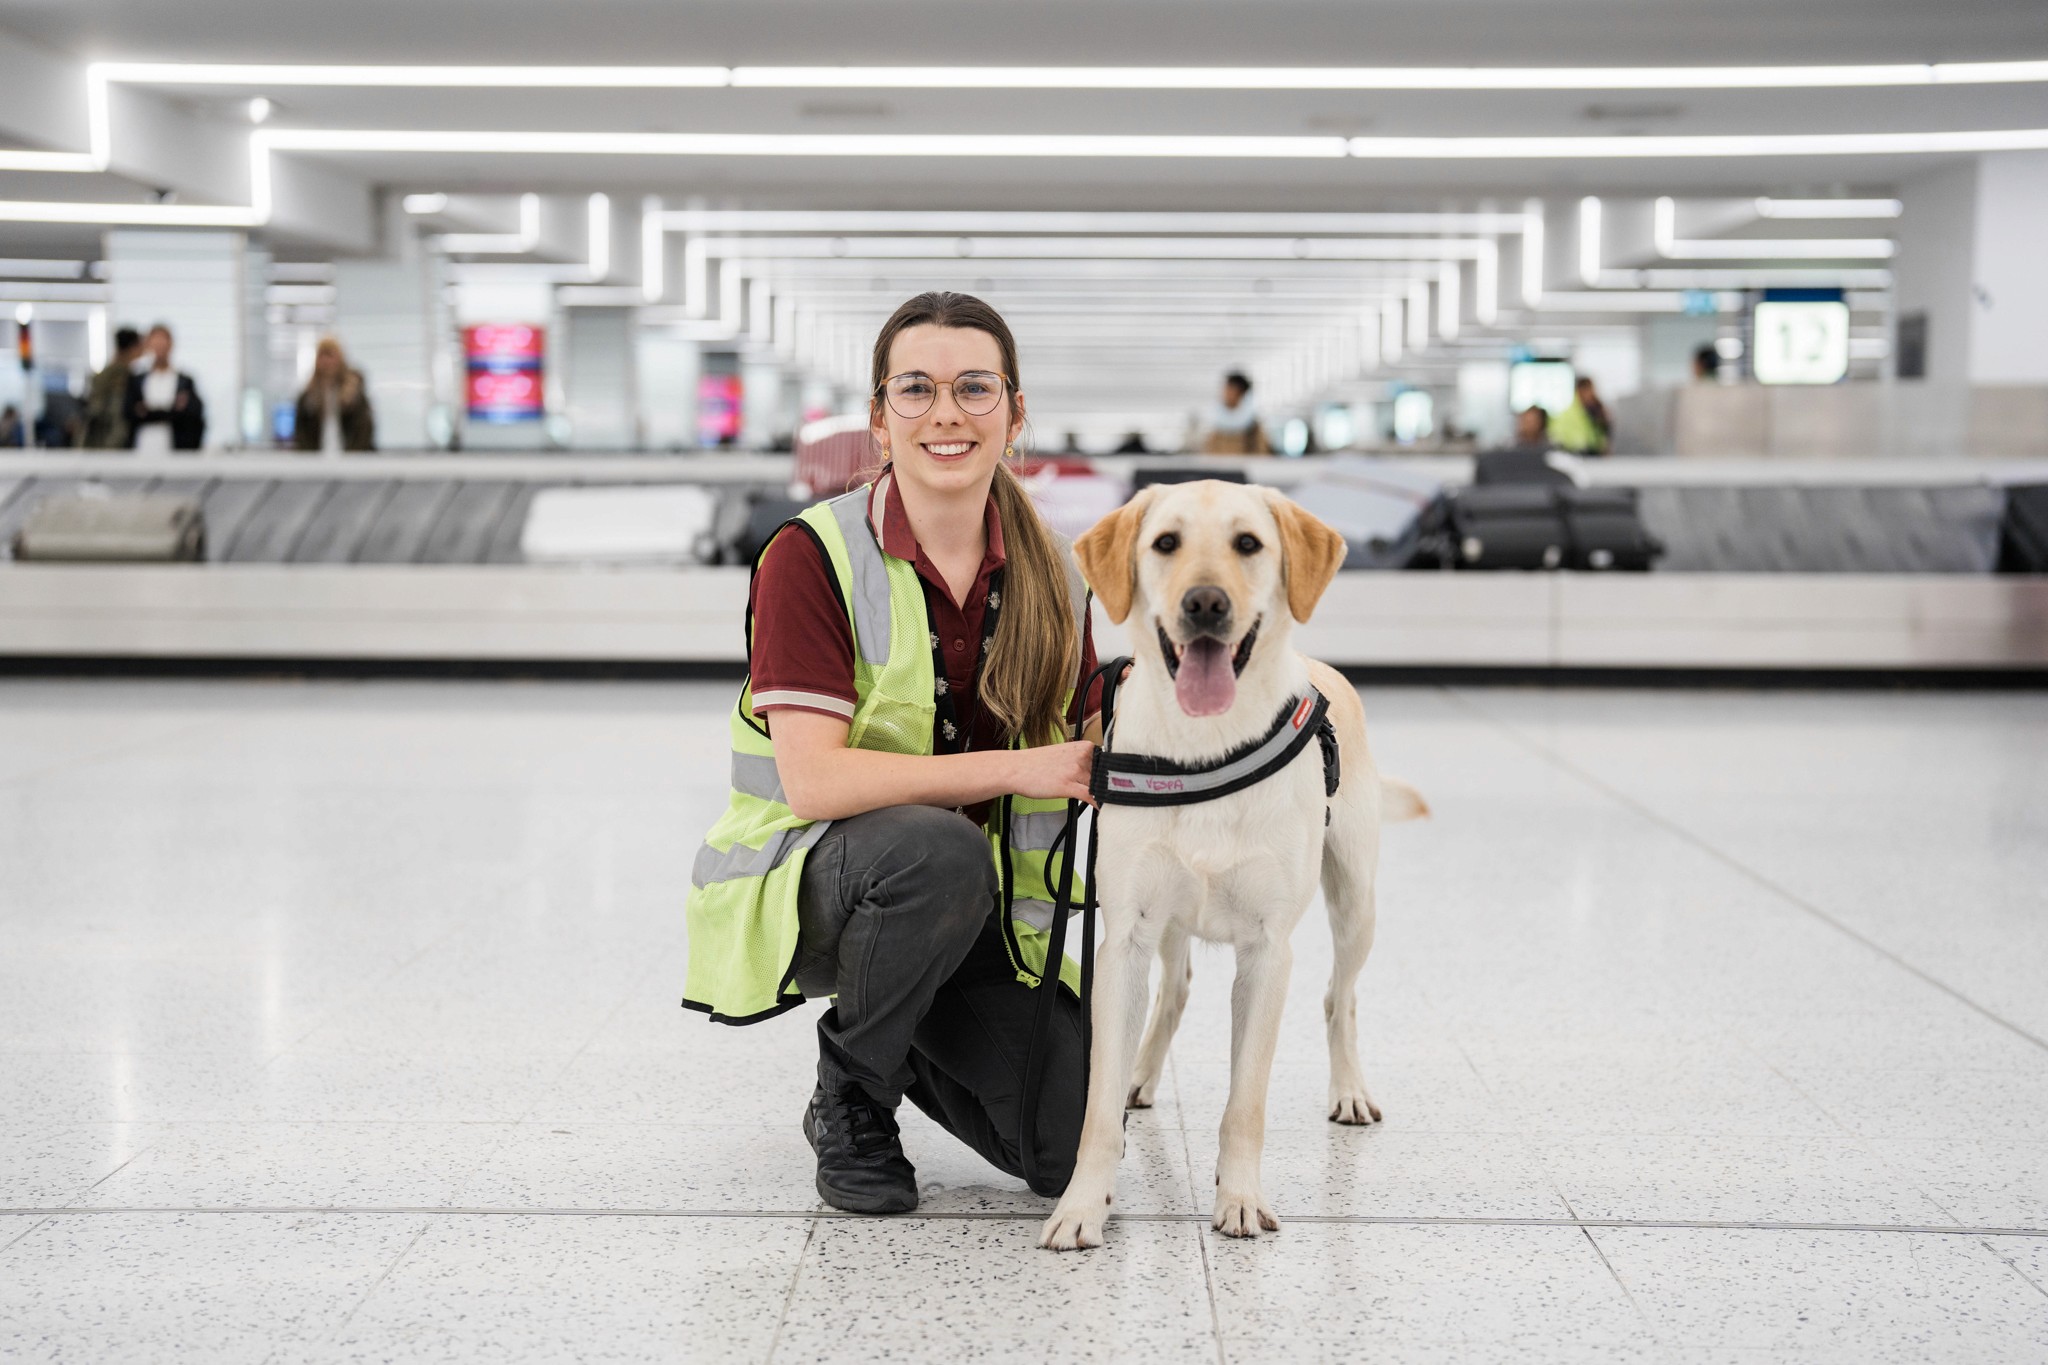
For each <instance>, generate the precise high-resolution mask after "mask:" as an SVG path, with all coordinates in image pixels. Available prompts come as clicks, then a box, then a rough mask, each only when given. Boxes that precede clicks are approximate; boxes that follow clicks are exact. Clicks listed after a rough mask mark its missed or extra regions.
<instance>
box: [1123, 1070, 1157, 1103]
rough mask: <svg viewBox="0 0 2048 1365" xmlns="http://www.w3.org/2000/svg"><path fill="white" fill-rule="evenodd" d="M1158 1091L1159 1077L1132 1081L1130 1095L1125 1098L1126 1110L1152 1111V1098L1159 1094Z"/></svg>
mask: <svg viewBox="0 0 2048 1365" xmlns="http://www.w3.org/2000/svg"><path fill="white" fill-rule="evenodd" d="M1158 1091H1159V1078H1158V1077H1157V1076H1153V1077H1151V1078H1150V1079H1148V1080H1139V1081H1132V1082H1131V1090H1130V1093H1129V1094H1128V1095H1125V1096H1124V1108H1126V1109H1150V1108H1151V1107H1152V1096H1153V1095H1155V1094H1157V1093H1158Z"/></svg>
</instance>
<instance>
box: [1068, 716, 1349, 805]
mask: <svg viewBox="0 0 2048 1365" xmlns="http://www.w3.org/2000/svg"><path fill="white" fill-rule="evenodd" d="M1311 739H1314V740H1318V741H1320V742H1321V744H1322V748H1323V794H1324V795H1325V796H1330V795H1333V794H1335V792H1336V790H1337V733H1336V728H1335V727H1334V726H1333V725H1331V724H1330V699H1329V698H1328V697H1325V696H1324V695H1323V694H1322V693H1321V692H1318V691H1317V690H1316V689H1315V688H1314V687H1310V688H1309V689H1308V693H1307V695H1306V696H1302V697H1297V698H1295V699H1294V700H1292V701H1290V702H1288V703H1287V705H1286V706H1285V707H1284V708H1283V709H1282V710H1281V712H1280V714H1279V715H1278V716H1276V717H1274V719H1273V726H1272V728H1271V729H1270V730H1268V731H1267V732H1266V733H1265V735H1264V736H1263V737H1261V738H1259V739H1255V740H1252V741H1250V742H1249V743H1246V744H1241V745H1239V746H1238V747H1237V748H1235V749H1232V750H1231V751H1230V752H1229V753H1227V754H1225V755H1224V756H1223V757H1221V758H1219V759H1217V760H1216V761H1215V762H1213V763H1196V764H1190V763H1176V762H1175V761H1174V760H1172V759H1170V758H1154V757H1152V756H1150V755H1147V754H1127V753H1117V752H1112V751H1111V750H1108V749H1098V750H1096V751H1095V763H1094V767H1093V769H1092V770H1091V772H1090V774H1089V779H1088V790H1089V794H1090V795H1092V796H1093V797H1094V798H1095V799H1096V801H1098V802H1099V803H1101V804H1102V805H1105V806H1186V805H1192V804H1193V803H1195V802H1197V801H1213V800H1215V799H1216V798H1217V797H1219V796H1228V795H1230V794H1231V793H1232V792H1238V791H1243V790H1244V789H1245V788H1246V787H1249V786H1251V785H1253V784H1254V783H1257V782H1263V781H1264V780H1265V779H1267V778H1268V777H1271V776H1272V775H1273V774H1274V773H1277V772H1279V771H1280V770H1281V769H1282V768H1284V767H1286V766H1287V765H1288V764H1289V763H1292V762H1293V761H1294V759H1295V757H1296V756H1297V755H1299V754H1300V753H1301V751H1302V750H1303V749H1305V748H1307V747H1308V743H1309V741H1310V740H1311Z"/></svg>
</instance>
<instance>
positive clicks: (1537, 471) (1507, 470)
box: [1472, 450, 1572, 487]
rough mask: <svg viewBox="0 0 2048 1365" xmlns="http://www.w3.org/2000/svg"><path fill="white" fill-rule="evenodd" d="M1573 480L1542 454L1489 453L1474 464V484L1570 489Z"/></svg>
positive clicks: (1521, 452)
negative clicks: (1519, 484)
mask: <svg viewBox="0 0 2048 1365" xmlns="http://www.w3.org/2000/svg"><path fill="white" fill-rule="evenodd" d="M1571 481H1572V476H1571V475H1569V474H1567V473H1565V472H1564V471H1563V470H1562V469H1557V468H1554V467H1553V466H1552V465H1551V463H1550V460H1549V459H1548V458H1547V457H1546V456H1545V454H1544V453H1543V452H1542V451H1540V450H1489V451H1486V452H1485V453H1483V454H1481V455H1479V456H1478V457H1477V458H1475V459H1474V460H1473V462H1472V482H1473V483H1474V484H1486V485H1489V486H1491V485H1494V484H1503V483H1534V484H1558V485H1562V486H1565V487H1570V486H1571Z"/></svg>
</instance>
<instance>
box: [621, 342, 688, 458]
mask: <svg viewBox="0 0 2048 1365" xmlns="http://www.w3.org/2000/svg"><path fill="white" fill-rule="evenodd" d="M700 349H701V348H700V347H699V346H698V345H697V343H696V342H694V341H688V340H685V339H684V338H682V337H679V336H677V335H676V334H675V333H674V332H672V331H668V330H666V329H661V328H653V327H640V328H637V329H636V331H635V341H634V347H633V354H634V360H635V366H634V368H635V369H636V370H637V371H638V374H639V384H638V385H637V387H638V389H639V395H638V396H639V415H640V423H639V426H640V439H641V441H642V442H643V443H644V444H645V445H646V447H647V449H649V450H689V449H692V448H694V447H695V446H696V444H697V380H698V377H699V375H700V374H701V373H702V371H703V368H704V367H703V361H702V358H701V356H700V354H699V352H700Z"/></svg>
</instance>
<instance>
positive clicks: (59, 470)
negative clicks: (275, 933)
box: [0, 452, 2048, 682]
mask: <svg viewBox="0 0 2048 1365" xmlns="http://www.w3.org/2000/svg"><path fill="white" fill-rule="evenodd" d="M1191 462H1192V461H1191V460H1190V458H1189V457H1184V456H1183V457H1170V456H1169V457H1149V458H1148V457H1109V458H1100V459H1097V460H1095V461H1094V462H1093V463H1094V465H1095V467H1096V469H1097V472H1098V473H1103V474H1107V475H1109V476H1111V477H1113V478H1119V479H1124V480H1129V479H1130V478H1132V477H1133V476H1135V475H1136V474H1137V473H1139V472H1140V471H1141V470H1143V469H1145V468H1147V467H1150V466H1169V467H1174V468H1185V467H1186V466H1188V465H1189V464H1190V463H1191ZM1200 463H1201V467H1202V468H1204V469H1214V470H1237V471H1239V472H1240V473H1241V474H1242V476H1244V477H1248V478H1250V479H1251V480H1252V481H1254V482H1262V483H1272V484H1276V485H1281V486H1287V485H1292V484H1297V483H1302V482H1304V481H1313V480H1317V479H1326V478H1328V477H1330V475H1331V473H1332V471H1333V470H1335V469H1337V468H1338V467H1339V462H1335V461H1327V460H1320V459H1307V460H1275V459H1254V460H1231V459H1217V458H1210V459H1205V460H1203V461H1201V462H1200ZM1345 463H1346V464H1352V463H1354V462H1345ZM1392 463H1394V464H1397V465H1399V466H1400V467H1401V468H1402V469H1404V470H1407V471H1409V472H1410V473H1413V472H1416V471H1422V472H1426V473H1428V474H1432V475H1434V476H1436V477H1439V478H1442V479H1444V480H1446V481H1447V482H1450V483H1452V484H1456V483H1459V482H1462V481H1463V480H1465V479H1467V478H1469V476H1470V470H1471V465H1470V461H1469V460H1466V459H1460V458H1457V457H1399V458H1396V459H1394V460H1393V461H1392ZM790 468H791V465H790V458H789V457H788V456H777V455H748V454H735V455H725V454H702V455H622V456H606V457H589V456H574V457H571V456H563V455H534V456H501V455H446V454H433V455H425V454H420V455H412V454H383V455H361V456H348V457H343V458H339V459H322V458H313V457H305V456H282V455H268V454H262V455H257V454H219V455H202V456H164V457H153V458H138V457H134V456H127V455H121V454H73V453H63V452H24V453H22V454H19V455H13V454H8V455H0V554H11V548H10V547H11V545H12V542H13V539H14V535H15V532H16V531H17V530H18V529H19V528H20V527H21V525H22V523H23V521H24V520H25V519H26V518H27V517H28V515H29V514H30V512H31V511H32V510H33V508H34V506H35V505H36V504H37V503H38V502H40V501H41V500H42V499H44V498H46V497H49V496H52V495H61V494H65V493H71V492H75V491H77V490H78V489H80V488H81V487H83V486H85V485H88V484H98V485H100V486H102V487H104V488H106V489H107V490H108V491H109V492H112V493H120V492H167V493H180V494H184V495H187V496H190V497H192V498H195V499H196V500H198V501H199V502H200V504H201V505H202V507H203V508H204V512H205V518H206V527H207V553H206V561H205V562H204V563H198V564H74V563H64V564H57V563H31V562H16V561H12V560H11V559H10V560H8V561H6V562H0V659H5V660H9V661H11V662H12V664H13V666H15V667H61V666H67V665H82V664H86V663H95V662H96V663H100V664H112V663H116V662H119V661H126V662H127V663H128V664H130V665H133V666H138V667H150V666H159V667H162V666H177V667H193V666H222V667H252V666H260V667H278V668H282V669H287V670H289V669H291V668H294V667H299V668H307V669H314V668H331V667H336V666H344V667H358V668H363V669H366V670H375V669H378V668H381V667H390V668H404V667H412V668H418V667H435V666H476V667H486V668H504V669H518V668H526V667H531V668H540V669H546V668H555V667H571V668H574V667H607V666H610V667H626V668H633V669H645V670H651V671H664V670H673V671H677V672H687V671H693V670H708V671H720V672H730V671H736V670H737V668H738V667H739V665H740V664H741V663H742V662H743V660H744V657H745V650H744V644H743V641H742V639H741V626H740V623H741V620H742V615H743V611H744V606H745V600H746V586H747V569H746V568H745V566H744V564H742V563H738V562H733V561H736V560H737V559H738V558H739V556H738V555H737V554H736V553H735V552H734V551H733V549H732V540H733V536H734V534H736V533H737V532H738V531H739V530H741V529H742V528H743V527H744V525H745V521H746V514H747V510H748V508H749V506H750V504H752V503H753V502H754V501H756V500H758V499H761V498H764V497H780V496H783V495H785V494H786V492H787V488H788V482H789V478H790ZM1584 478H1585V480H1586V482H1588V483H1591V484H1595V485H1615V486H1626V487H1632V488H1636V489H1638V490H1639V496H1640V502H1641V507H1642V514H1643V518H1644V520H1645V522H1646V524H1647V525H1648V527H1649V529H1650V530H1651V531H1652V532H1653V533H1654V534H1655V535H1656V536H1657V537H1658V538H1659V539H1660V540H1662V541H1663V542H1664V543H1665V546H1666V553H1665V555H1664V556H1663V558H1662V559H1661V561H1660V563H1659V565H1658V568H1657V570H1656V571H1654V572H1651V573H1646V574H1644V573H1634V574H1630V573H1572V572H1540V573H1380V572H1347V573H1344V574H1341V575H1340V576H1339V577H1338V580H1337V582H1336V583H1335V584H1333V586H1332V587H1331V589H1330V591H1329V593H1328V594H1327V595H1326V596H1325V597H1324V599H1323V602H1322V604H1321V605H1320V607H1319V608H1318V610H1317V613H1316V618H1315V620H1314V621H1312V622H1311V623H1309V624H1308V625H1306V626H1304V627H1302V628H1301V629H1300V631H1299V633H1298V636H1297V639H1298V641H1299V643H1300V646H1301V647H1302V648H1303V649H1304V650H1306V651H1308V652H1310V653H1312V654H1316V655H1318V656H1319V657H1322V658H1325V659H1328V660H1330V661H1331V662H1332V663H1335V664H1338V665H1339V666H1342V667H1345V668H1349V669H1353V670H1360V671H1376V670H1392V671H1415V672H1418V673H1421V674H1430V673H1452V674H1460V675H1462V674H1466V673H1471V672H1488V671H1501V672H1504V673H1509V674H1536V675H1544V674H1555V675H1562V674H1599V673H1618V674H1633V673H1636V672H1646V673H1660V672H1661V673H1667V674H1691V673H1703V672H1704V673H1714V672H1720V673H1727V674H1729V675H1731V676H1734V675H1743V676H1747V675H1749V674H1752V673H1787V674H1802V673H1803V674H1813V673H1841V674H1845V675H1850V676H1857V675H1861V676H1869V677H1873V678H1875V677H1883V676H1888V675H1895V674H1901V673H1913V674H1924V675H1926V676H1929V677H1937V678H1938V677H1941V676H1949V677H1955V678H1961V677H1965V676H1969V677H1992V678H2003V679H2007V680H2011V681H2019V682H2024V681H2029V680H2032V679H2035V678H2048V578H2038V577H2023V576H2014V575H2000V574H1997V573H1994V572H1992V569H1993V567H1994V565H1995V562H1996V555H1997V545H1998V524H1999V517H2000V514H2001V511H2002V507H2003V499H2004V488H2005V487H2006V486H2007V485H2011V484H2023V483H2048V461H2011V460H2001V461H1957V460H1945V461H1889V460H1855V461H1851V460H1818V461H1793V460H1777V459H1774V460H1706V459H1698V458H1686V459H1673V458H1616V459H1611V460H1603V461H1599V462H1596V463H1591V464H1588V465H1587V466H1586V467H1585V469H1584ZM664 485H666V486H674V485H688V486H692V487H696V488H701V489H706V490H709V491H710V492H711V493H713V494H714V495H715V501H716V505H717V507H718V512H717V514H716V518H715V521H716V523H717V526H716V529H715V533H714V534H711V535H708V536H706V537H703V538H702V543H700V544H698V545H697V546H695V547H694V549H693V550H692V552H691V553H689V554H688V555H685V556H679V557H678V562H668V563H658V564H655V563H622V562H606V561H604V560H603V559H602V558H599V559H594V560H592V561H591V562H584V563H578V562H559V561H557V562H548V563H535V562H530V560H529V557H528V555H527V553H526V552H525V550H523V549H522V540H523V533H524V532H525V530H526V528H527V522H528V517H529V514H530V511H531V509H532V508H533V507H534V504H535V500H536V498H538V497H540V496H541V495H542V494H544V493H546V492H547V491H548V490H550V489H557V488H634V487H651V486H664ZM1304 491H1306V490H1304ZM683 560H687V561H688V562H681V561H683ZM720 561H726V562H720ZM1096 627H1097V631H1098V634H1099V639H1100V642H1101V645H1102V647H1103V650H1104V652H1108V651H1109V650H1111V649H1113V648H1117V647H1120V646H1121V645H1122V643H1123V632H1122V631H1120V630H1118V629H1116V628H1114V627H1111V626H1110V625H1109V624H1108V623H1107V622H1106V621H1104V620H1102V619H1101V618H1100V616H1099V614H1098V619H1097V622H1096Z"/></svg>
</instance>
